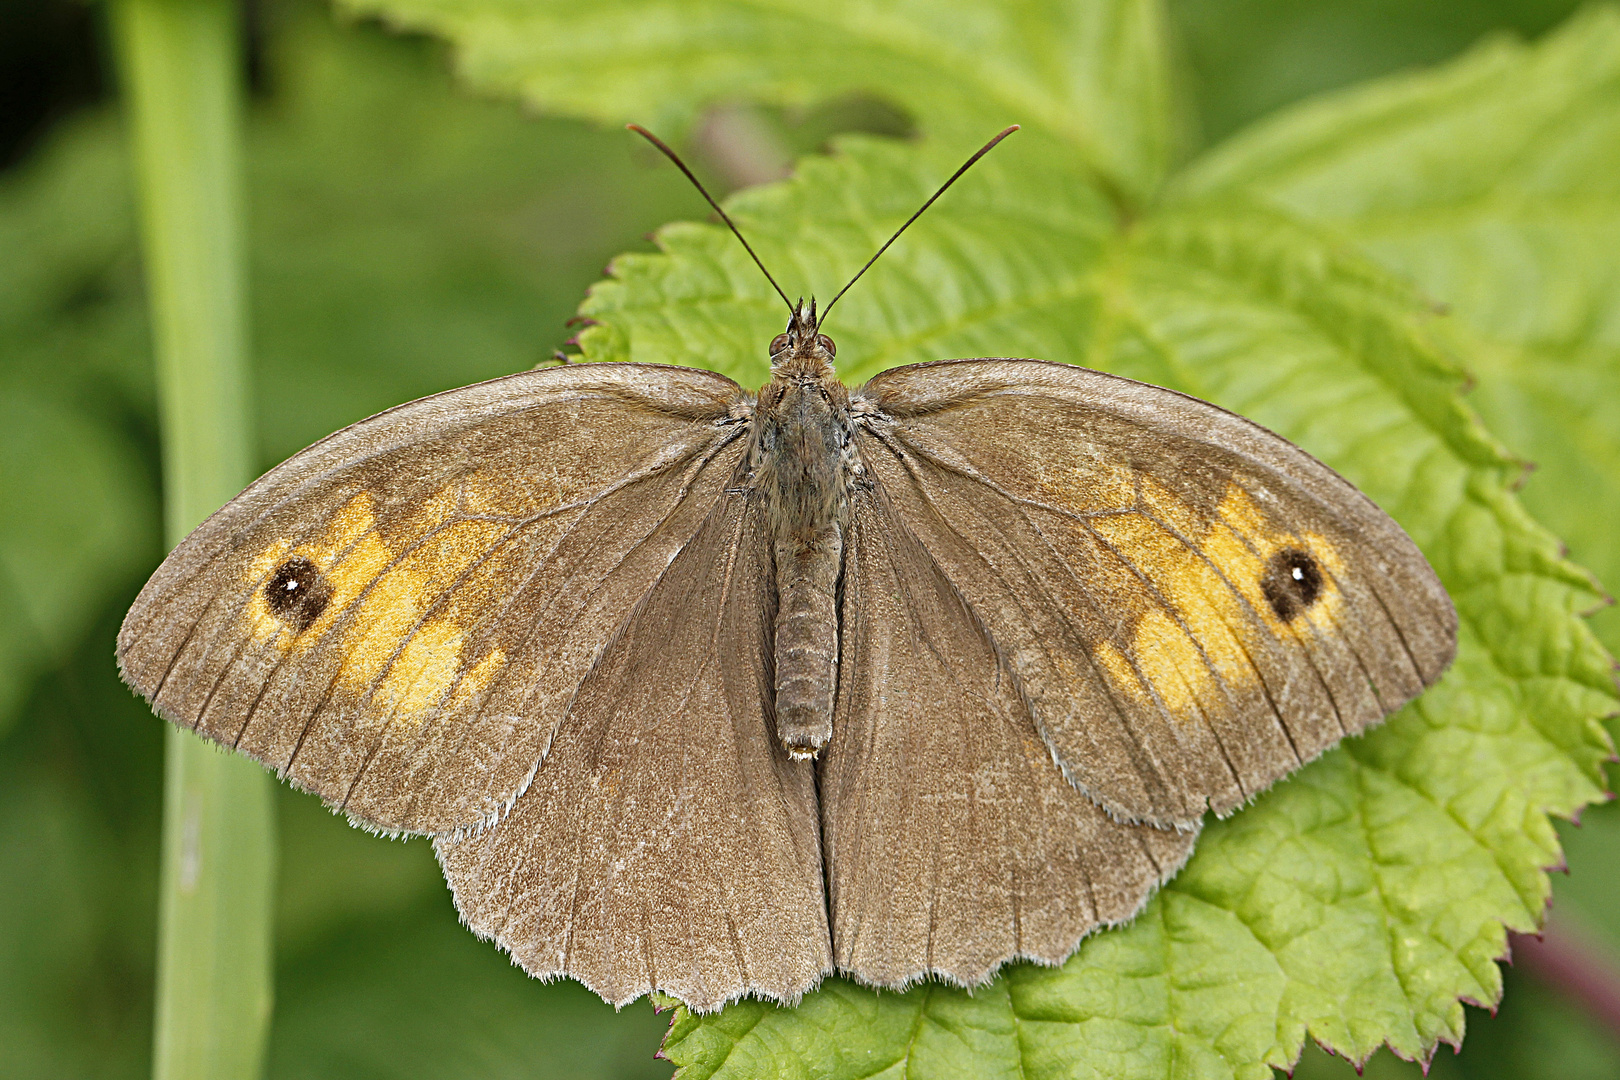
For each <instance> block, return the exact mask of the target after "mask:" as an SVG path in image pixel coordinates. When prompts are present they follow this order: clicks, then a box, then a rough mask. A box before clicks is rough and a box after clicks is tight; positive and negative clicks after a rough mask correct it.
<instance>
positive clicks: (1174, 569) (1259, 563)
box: [1082, 478, 1344, 721]
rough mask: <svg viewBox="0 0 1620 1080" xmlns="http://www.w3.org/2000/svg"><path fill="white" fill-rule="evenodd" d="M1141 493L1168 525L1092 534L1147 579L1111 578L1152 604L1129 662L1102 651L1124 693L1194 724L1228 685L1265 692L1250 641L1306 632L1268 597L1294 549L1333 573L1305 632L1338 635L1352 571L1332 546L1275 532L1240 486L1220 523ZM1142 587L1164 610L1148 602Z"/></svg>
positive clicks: (1122, 523) (1229, 494) (1147, 523)
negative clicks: (1260, 635)
mask: <svg viewBox="0 0 1620 1080" xmlns="http://www.w3.org/2000/svg"><path fill="white" fill-rule="evenodd" d="M1140 491H1141V499H1142V506H1143V508H1144V509H1145V510H1147V511H1149V512H1151V514H1152V515H1153V516H1154V517H1156V518H1158V519H1159V521H1162V522H1164V525H1161V524H1160V523H1159V521H1155V520H1153V518H1152V517H1149V516H1148V515H1147V514H1120V515H1114V516H1107V517H1099V518H1093V519H1092V520H1091V521H1090V522H1088V523H1087V525H1086V526H1083V527H1082V528H1087V529H1089V530H1090V531H1093V532H1095V533H1096V535H1098V536H1100V537H1101V538H1102V539H1103V540H1104V541H1105V542H1106V543H1107V544H1108V545H1109V546H1110V547H1111V548H1112V549H1113V551H1114V552H1117V553H1118V556H1119V558H1121V559H1123V560H1124V562H1125V563H1127V564H1129V569H1130V570H1134V572H1135V574H1139V575H1140V579H1137V580H1135V581H1129V582H1127V581H1125V580H1124V575H1125V573H1126V572H1127V571H1126V569H1125V568H1124V567H1120V568H1117V569H1105V570H1104V576H1105V577H1106V578H1107V579H1108V581H1109V583H1110V584H1111V585H1112V586H1114V587H1115V589H1116V591H1118V592H1120V593H1121V594H1122V595H1123V596H1127V597H1128V596H1130V595H1131V594H1132V593H1136V594H1137V595H1138V596H1142V600H1141V601H1138V602H1143V603H1147V604H1148V608H1147V610H1145V611H1143V612H1142V613H1141V614H1139V615H1137V616H1136V617H1135V619H1134V620H1133V621H1132V622H1131V624H1130V626H1129V629H1128V631H1127V632H1126V635H1125V643H1126V644H1127V645H1128V650H1127V652H1128V655H1127V652H1122V651H1121V649H1120V646H1119V645H1115V644H1113V643H1109V642H1105V643H1103V644H1102V645H1100V646H1098V648H1097V652H1098V659H1099V661H1100V662H1101V664H1102V667H1103V669H1104V670H1105V671H1106V672H1108V674H1109V678H1110V680H1111V681H1112V682H1114V683H1115V685H1116V686H1117V687H1118V688H1119V689H1120V690H1122V691H1124V692H1125V693H1128V694H1131V695H1132V696H1135V697H1137V698H1139V699H1140V698H1142V697H1143V696H1144V695H1143V688H1142V685H1141V684H1142V680H1145V681H1146V683H1147V685H1149V686H1151V687H1152V689H1153V693H1154V694H1155V695H1156V696H1157V697H1158V699H1159V701H1161V702H1162V703H1163V704H1164V706H1165V708H1166V709H1167V710H1168V711H1169V712H1170V713H1171V715H1172V716H1174V717H1176V718H1177V719H1179V720H1183V721H1185V720H1189V719H1191V718H1192V717H1193V716H1195V715H1197V713H1198V712H1200V711H1203V710H1205V709H1207V708H1209V707H1210V706H1211V705H1212V704H1213V703H1215V702H1216V701H1218V700H1219V699H1220V697H1221V696H1222V692H1223V691H1222V685H1223V684H1224V686H1225V687H1229V688H1231V689H1233V690H1246V689H1252V688H1253V687H1254V686H1256V685H1257V684H1258V683H1259V682H1260V673H1259V671H1258V670H1256V668H1255V666H1254V664H1253V662H1252V661H1251V660H1250V659H1249V650H1248V649H1246V648H1245V645H1244V638H1245V637H1246V636H1247V635H1250V634H1253V633H1255V632H1256V630H1257V629H1258V628H1259V627H1263V628H1264V629H1265V631H1267V632H1269V633H1270V634H1271V635H1273V636H1274V637H1277V638H1280V639H1281V638H1293V637H1295V636H1296V635H1297V634H1298V633H1299V627H1298V626H1297V625H1295V624H1291V623H1290V622H1288V621H1285V620H1283V619H1281V618H1279V617H1278V616H1277V614H1276V613H1275V612H1274V611H1273V610H1272V608H1271V605H1270V604H1269V603H1268V602H1267V600H1266V598H1265V594H1264V591H1263V584H1262V583H1263V581H1264V578H1265V575H1266V571H1267V566H1268V560H1269V559H1270V558H1271V557H1272V556H1273V555H1274V554H1276V553H1277V552H1280V551H1284V550H1287V549H1291V548H1292V549H1298V550H1302V551H1305V552H1307V553H1309V554H1310V555H1311V556H1312V557H1313V558H1315V559H1316V560H1317V561H1318V562H1319V563H1320V565H1321V566H1322V568H1323V570H1324V585H1323V591H1322V594H1321V596H1320V597H1319V598H1318V599H1317V600H1316V601H1315V602H1314V603H1312V604H1311V605H1310V606H1308V607H1307V608H1306V609H1304V610H1303V611H1302V612H1301V613H1300V614H1299V615H1297V616H1295V621H1296V623H1297V620H1299V619H1305V620H1307V621H1308V622H1309V623H1310V624H1311V625H1312V626H1313V627H1315V628H1317V629H1318V630H1321V631H1323V632H1331V627H1332V623H1333V619H1334V617H1335V615H1336V614H1337V612H1338V611H1339V609H1340V607H1341V606H1342V604H1343V600H1344V597H1343V594H1342V593H1341V592H1340V591H1339V589H1338V587H1337V585H1336V584H1335V582H1336V579H1337V578H1338V577H1340V576H1342V574H1343V572H1344V562H1343V559H1342V558H1341V557H1340V556H1339V554H1338V552H1336V551H1335V550H1334V549H1333V546H1332V545H1331V544H1329V543H1328V542H1327V540H1326V539H1325V538H1323V537H1322V536H1320V535H1318V534H1316V533H1309V532H1307V533H1304V534H1301V535H1295V534H1293V533H1291V532H1287V531H1284V530H1281V529H1278V528H1276V527H1274V526H1273V525H1272V524H1271V522H1270V520H1269V519H1268V518H1267V516H1266V514H1265V512H1264V511H1263V510H1262V509H1261V507H1260V506H1259V505H1258V504H1257V503H1256V502H1255V500H1254V499H1253V498H1252V497H1251V496H1250V495H1249V494H1248V493H1247V492H1246V491H1244V490H1243V489H1242V488H1241V487H1239V486H1238V485H1237V484H1235V483H1233V484H1229V485H1228V487H1227V489H1226V491H1225V492H1224V494H1223V497H1222V500H1221V503H1220V506H1219V509H1218V511H1217V513H1216V514H1215V515H1214V516H1213V518H1212V517H1210V516H1209V515H1208V514H1204V513H1200V512H1199V511H1197V510H1196V508H1194V507H1192V506H1189V505H1188V504H1187V503H1186V502H1184V501H1183V500H1181V499H1178V498H1176V497H1175V495H1174V494H1173V493H1172V492H1170V491H1169V490H1168V489H1167V488H1165V487H1164V486H1163V485H1161V484H1158V483H1157V482H1155V481H1153V480H1152V479H1151V478H1143V481H1142V483H1141V485H1140ZM1165 525H1168V526H1169V529H1166V528H1165ZM1171 530H1173V531H1171ZM1141 579H1145V580H1146V582H1147V583H1148V584H1149V585H1151V586H1152V591H1153V592H1156V593H1157V594H1158V597H1162V602H1161V601H1159V600H1158V598H1150V597H1147V596H1145V595H1144V593H1145V592H1146V590H1142V589H1141V588H1140V587H1141V584H1142V582H1141ZM1161 603H1162V605H1164V606H1161ZM1256 616H1258V624H1257V622H1256ZM1133 661H1134V664H1133V663H1132V662H1133Z"/></svg>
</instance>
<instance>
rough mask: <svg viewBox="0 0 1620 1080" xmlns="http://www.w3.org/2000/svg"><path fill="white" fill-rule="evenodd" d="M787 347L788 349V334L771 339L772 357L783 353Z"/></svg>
mask: <svg viewBox="0 0 1620 1080" xmlns="http://www.w3.org/2000/svg"><path fill="white" fill-rule="evenodd" d="M787 347H788V336H787V335H786V334H777V335H776V336H775V337H773V338H771V355H772V356H775V355H776V354H777V353H779V352H781V351H782V350H783V349H786V348H787Z"/></svg>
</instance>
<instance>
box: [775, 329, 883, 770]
mask: <svg viewBox="0 0 1620 1080" xmlns="http://www.w3.org/2000/svg"><path fill="white" fill-rule="evenodd" d="M771 376H772V378H771V382H770V383H769V384H768V385H766V386H765V387H764V388H763V389H762V390H761V391H760V395H759V404H758V407H757V411H756V413H755V423H754V428H753V441H752V443H751V445H750V446H749V451H748V462H749V470H750V473H751V475H752V481H753V485H754V490H755V491H756V492H758V493H759V494H761V495H762V496H763V497H764V499H765V500H766V506H767V508H768V517H769V522H770V533H771V542H772V544H771V546H772V553H773V556H774V558H775V567H776V587H777V597H778V602H777V610H776V649H775V660H776V733H777V738H779V739H780V740H781V742H782V746H783V747H784V748H785V749H786V750H787V752H788V753H789V754H791V755H792V756H793V757H795V758H808V757H813V756H815V755H816V754H817V753H818V752H819V751H820V750H821V748H822V747H824V746H826V745H827V742H828V740H829V739H831V738H832V713H833V696H834V693H835V691H836V689H837V686H838V581H839V574H840V571H841V569H842V566H843V560H844V536H845V533H846V530H847V529H848V527H849V506H850V502H849V496H850V489H851V486H852V485H854V484H856V483H858V482H859V480H860V477H861V475H862V469H861V466H860V460H859V456H858V454H856V452H855V450H854V431H853V429H852V428H851V425H850V417H849V400H850V399H849V390H848V389H847V388H846V387H845V386H844V384H843V383H841V382H839V380H838V376H837V375H836V374H835V373H834V371H833V343H832V341H831V339H829V338H827V337H825V336H823V335H821V334H819V333H817V330H816V315H815V302H814V301H811V304H810V307H809V308H808V309H806V308H805V307H804V306H803V305H800V307H799V308H798V310H797V311H796V312H795V313H794V317H793V320H792V322H791V323H790V324H789V326H788V330H787V332H786V333H784V334H780V335H778V336H777V338H776V339H775V340H774V341H773V342H772V343H771Z"/></svg>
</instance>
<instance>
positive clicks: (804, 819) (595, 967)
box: [435, 479, 831, 1011]
mask: <svg viewBox="0 0 1620 1080" xmlns="http://www.w3.org/2000/svg"><path fill="white" fill-rule="evenodd" d="M738 483H739V485H740V484H741V480H740V479H739V481H738ZM774 617H775V590H774V588H773V587H772V584H771V547H770V539H769V535H768V532H767V530H766V527H765V513H764V509H763V507H762V506H761V504H760V503H759V501H758V499H757V498H754V499H751V498H749V497H747V496H744V495H741V494H727V495H722V496H720V500H719V503H718V504H717V505H716V506H715V508H714V510H713V511H712V513H711V514H710V515H709V517H708V519H707V520H706V522H705V523H704V525H703V527H702V528H701V529H700V530H699V532H698V533H697V535H696V536H694V537H693V539H692V541H691V542H690V543H689V544H687V545H686V546H685V547H683V548H682V549H681V551H680V553H679V554H678V555H676V557H675V558H674V560H673V561H672V562H671V563H670V565H669V568H668V570H667V572H666V573H664V574H662V575H661V576H660V578H659V580H658V582H657V584H656V585H655V586H654V587H653V589H652V590H651V591H650V592H649V593H648V595H647V597H646V599H645V600H644V601H643V603H642V604H641V605H640V606H639V607H638V609H637V611H636V612H635V613H634V615H633V616H632V617H631V619H630V620H629V621H628V622H627V624H626V625H625V628H624V631H623V633H622V634H621V635H620V636H619V637H618V638H616V639H615V640H614V642H613V643H612V645H611V646H610V647H609V649H608V650H607V652H606V653H605V654H604V656H603V658H602V661H601V663H600V664H598V665H597V666H596V667H595V668H594V669H593V670H592V672H591V674H590V675H589V676H588V677H587V678H586V680H585V682H584V683H583V684H582V685H581V686H580V688H579V693H578V695H577V696H576V697H575V699H574V701H573V702H572V703H571V704H570V707H569V711H568V720H567V722H566V723H564V724H563V725H562V727H561V728H560V729H559V731H558V732H557V737H556V739H555V740H554V741H553V743H552V745H551V749H550V751H549V752H548V753H547V755H546V759H545V762H544V764H542V765H541V766H540V770H539V772H538V773H537V774H536V776H535V778H534V782H533V783H532V784H531V785H530V786H529V788H528V790H527V791H525V792H524V794H523V795H522V796H521V797H520V798H519V799H518V801H517V804H516V805H515V806H514V807H513V809H512V812H511V813H510V814H509V815H508V816H507V817H506V818H505V819H504V820H502V821H501V822H500V824H498V825H495V826H494V827H492V828H489V829H487V830H485V831H484V832H483V833H481V834H480V835H476V836H470V837H466V838H455V837H440V838H439V839H437V840H436V841H435V849H436V850H437V852H438V854H439V859H440V861H441V862H442V863H443V865H444V872H445V879H446V880H447V881H448V882H449V883H450V888H451V889H452V890H453V891H454V893H455V898H456V905H457V907H459V908H460V910H461V915H462V919H463V920H464V921H465V922H466V923H467V925H468V926H469V927H471V928H472V929H473V930H474V931H475V932H477V933H478V934H479V935H480V936H483V937H488V938H494V939H495V940H496V941H497V942H499V943H500V944H501V946H502V947H504V948H505V949H506V950H507V951H508V952H510V953H511V954H512V957H513V959H515V960H516V961H517V962H518V963H519V964H521V965H522V966H523V968H524V970H526V971H528V972H529V973H530V974H531V975H535V976H537V977H540V978H552V977H560V976H567V977H569V978H574V979H578V980H579V981H580V982H583V983H584V984H585V985H586V986H589V987H590V988H591V989H593V990H595V991H596V992H597V993H598V994H600V995H602V997H604V998H606V999H607V1000H608V1001H610V1002H613V1003H615V1004H619V1005H623V1004H625V1003H627V1002H629V1001H632V1000H634V999H635V998H637V997H639V996H641V995H643V994H645V993H647V992H649V991H652V990H662V991H665V992H668V993H671V994H674V995H676V996H677V997H679V998H681V999H682V1000H683V1001H684V1002H686V1004H687V1005H688V1006H690V1007H691V1008H693V1009H696V1010H699V1011H707V1010H709V1009H715V1008H719V1007H720V1006H721V1005H723V1004H725V1003H726V1002H727V1001H729V1000H732V999H734V998H737V997H740V996H742V995H743V994H745V993H748V994H754V995H757V996H761V997H766V998H771V999H775V1000H781V1001H787V1002H794V1001H797V1000H798V998H799V996H800V995H801V994H803V993H804V992H805V991H806V990H808V989H809V988H810V987H812V986H814V985H815V983H816V982H817V981H819V980H820V978H821V977H822V975H823V974H825V973H826V972H827V971H829V970H830V969H831V958H830V956H829V953H828V937H827V921H826V915H825V911H826V908H825V904H824V901H823V899H822V886H821V845H820V837H819V835H818V832H817V828H816V810H815V788H814V781H813V778H812V775H811V769H812V765H811V763H810V762H808V761H794V760H793V759H791V758H790V757H788V755H787V753H786V751H784V750H783V748H782V746H781V743H780V742H778V741H777V739H776V738H775V737H774V732H773V725H772V718H771V706H770V703H771V697H772V686H773V682H772V672H771V655H770V641H771V627H772V622H773V619H774Z"/></svg>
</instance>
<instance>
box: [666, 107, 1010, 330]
mask: <svg viewBox="0 0 1620 1080" xmlns="http://www.w3.org/2000/svg"><path fill="white" fill-rule="evenodd" d="M1017 130H1018V125H1017V124H1014V125H1013V126H1012V127H1010V128H1008V129H1007V130H1006V131H1003V132H1002V133H1001V134H1000V135H997V136H996V137H995V138H993V139H991V140H990V141H989V142H987V143H985V144H984V145H983V146H981V147H979V152H978V153H976V154H974V155H973V156H972V157H970V158H968V159H967V160H966V161H964V162H963V163H962V167H961V168H960V169H957V170H956V171H955V172H954V173H952V174H951V178H950V179H949V180H947V181H945V182H944V183H943V184H941V185H939V190H938V191H936V192H934V193H933V194H932V195H930V196H929V197H928V201H927V202H925V203H923V204H922V206H921V207H920V208H919V209H918V210H917V212H916V213H915V214H912V215H911V216H910V217H908V218H906V223H905V224H904V225H902V226H900V227H899V228H898V229H896V230H894V235H893V236H891V237H889V239H888V240H886V241H884V244H883V246H882V247H880V248H878V249H877V255H873V256H872V257H871V258H870V259H867V260H866V265H865V266H863V267H861V268H860V269H859V270H857V271H856V272H855V276H854V277H852V278H850V279H849V285H853V284H855V283H856V282H857V281H859V280H861V275H862V274H864V273H866V271H867V270H869V269H871V267H872V264H873V263H875V262H877V261H878V257H879V256H881V255H882V254H883V253H884V252H885V251H888V250H889V245H890V244H892V243H894V242H895V241H896V240H898V239H900V234H901V233H903V232H905V231H906V230H907V229H909V228H911V223H912V222H913V221H916V220H917V219H918V218H920V217H922V216H923V211H924V210H927V209H928V208H929V207H930V206H933V205H934V200H935V199H937V198H939V197H940V196H941V195H943V194H945V189H946V188H948V187H950V186H951V185H952V184H954V183H956V181H957V180H959V179H960V178H961V176H962V174H963V173H965V172H967V171H968V170H969V169H971V168H973V165H974V163H975V162H977V161H978V160H979V159H980V158H982V157H984V155H986V154H988V153H989V152H990V151H992V150H994V149H995V148H996V143H998V142H1000V141H1001V140H1002V139H1005V138H1006V137H1007V136H1009V135H1011V134H1012V133H1013V132H1015V131H1017ZM694 182H695V181H694ZM849 285H845V286H844V287H843V288H842V289H839V290H838V296H835V297H833V298H832V299H831V300H830V301H828V303H827V306H826V307H824V308H822V309H821V321H818V322H817V323H816V326H817V327H820V326H821V322H824V321H826V318H827V312H829V311H831V310H832V308H833V305H834V304H836V303H838V297H839V296H843V295H844V294H845V293H847V292H849Z"/></svg>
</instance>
